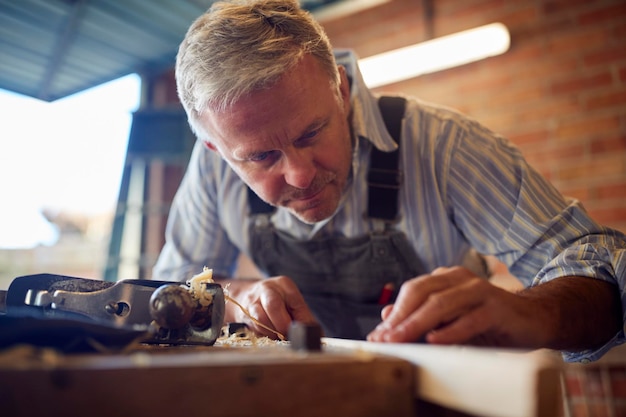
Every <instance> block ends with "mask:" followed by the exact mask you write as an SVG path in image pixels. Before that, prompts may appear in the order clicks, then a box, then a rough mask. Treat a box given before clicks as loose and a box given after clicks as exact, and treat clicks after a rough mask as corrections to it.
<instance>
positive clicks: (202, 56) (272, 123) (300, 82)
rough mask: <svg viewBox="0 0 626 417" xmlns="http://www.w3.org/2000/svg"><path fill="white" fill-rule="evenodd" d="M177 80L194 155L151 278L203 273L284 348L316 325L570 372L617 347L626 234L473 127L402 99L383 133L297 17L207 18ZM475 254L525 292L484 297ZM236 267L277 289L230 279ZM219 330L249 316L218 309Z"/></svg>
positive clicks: (352, 82)
mask: <svg viewBox="0 0 626 417" xmlns="http://www.w3.org/2000/svg"><path fill="white" fill-rule="evenodd" d="M176 77H177V84H178V91H179V96H180V98H181V101H182V103H183V106H184V107H185V110H186V112H187V114H188V117H189V122H190V125H191V127H192V129H193V130H194V132H195V133H196V135H197V136H198V143H197V144H196V147H195V149H194V151H193V155H192V157H191V161H190V164H189V168H188V171H187V174H186V176H185V179H184V180H183V182H182V184H181V186H180V189H179V192H178V194H177V196H176V198H175V201H174V203H173V206H172V209H171V213H170V219H169V221H168V228H167V236H166V238H167V239H166V240H167V241H166V244H165V247H164V248H163V252H162V254H161V256H160V258H159V261H158V262H157V265H156V266H155V269H154V277H155V278H159V279H172V280H184V279H187V278H189V277H190V276H192V275H194V274H197V273H199V272H200V271H201V270H202V268H203V267H204V266H207V267H209V268H212V269H214V272H215V274H216V276H217V277H218V278H220V279H221V281H220V282H222V283H223V284H230V285H229V287H228V291H229V292H230V295H231V296H232V297H233V298H235V299H237V300H238V301H239V302H240V303H242V304H244V305H246V306H247V308H248V310H249V311H250V312H251V313H252V314H253V315H254V316H255V317H256V318H257V319H258V320H260V322H262V323H264V324H265V325H267V326H269V327H270V328H273V329H275V330H276V331H278V332H282V333H284V332H285V331H286V330H287V329H288V326H289V324H290V323H291V322H292V321H293V320H297V321H304V322H308V321H314V320H315V321H319V322H320V323H321V324H322V325H323V327H324V330H325V332H326V335H329V336H334V337H349V338H366V337H367V339H368V340H371V341H386V342H411V341H416V340H425V341H426V342H428V343H437V344H451V343H471V344H487V345H493V346H508V347H526V348H539V347H546V348H552V349H560V350H563V351H564V355H565V358H566V359H567V360H570V361H575V360H584V361H587V360H594V359H597V358H598V357H600V356H601V355H602V354H603V353H604V352H606V351H607V350H608V349H610V348H611V347H612V346H615V345H616V344H618V343H621V342H623V341H624V334H623V331H622V323H623V316H622V305H623V303H624V300H625V298H624V296H623V294H624V293H623V289H624V280H626V237H625V236H624V235H623V234H621V233H619V232H617V231H614V230H610V229H606V228H603V227H601V226H599V225H597V224H595V223H594V222H593V221H592V220H591V219H590V218H589V216H588V215H587V214H586V213H585V211H584V210H583V209H582V207H581V205H580V204H579V203H578V202H577V201H572V200H567V199H565V198H563V197H562V196H561V195H560V194H559V193H558V192H557V191H556V190H555V189H554V188H553V187H552V186H550V185H549V184H548V183H547V182H546V181H545V180H544V179H543V178H542V177H541V176H540V175H539V174H537V172H535V171H534V170H533V169H532V168H531V167H529V166H528V165H527V164H526V162H525V161H524V159H523V157H522V156H521V154H520V152H519V151H518V150H517V149H516V148H515V147H513V146H512V145H511V144H510V143H508V142H507V141H506V140H505V139H503V138H502V137H500V136H498V135H496V134H494V133H492V132H490V131H489V130H487V129H486V128H484V127H482V126H480V125H479V124H478V123H476V122H475V121H473V120H471V119H469V118H466V117H464V116H462V115H460V114H458V113H456V112H454V111H451V110H448V109H445V108H442V107H437V106H434V105H431V104H428V103H424V102H421V101H419V100H417V99H413V98H407V99H406V103H403V101H402V100H400V103H403V104H404V106H405V109H404V108H403V107H402V104H400V105H398V101H397V100H395V101H394V100H392V103H395V104H391V105H389V104H388V103H387V101H385V102H384V103H387V104H384V103H383V104H381V106H382V107H381V108H382V109H383V112H384V113H385V115H386V116H385V118H383V116H382V114H381V110H380V109H379V103H378V100H377V98H376V97H374V96H373V95H372V93H371V92H370V91H369V90H368V89H367V88H366V87H365V85H364V83H363V80H362V78H361V75H360V73H359V71H358V68H357V65H356V58H355V57H354V56H353V55H352V54H351V53H350V52H346V51H343V52H338V53H337V56H336V59H335V56H334V55H333V52H332V49H331V46H330V44H329V41H328V39H327V37H326V35H325V34H324V32H323V30H322V28H321V27H320V26H319V25H318V24H317V23H316V22H315V21H314V20H313V19H312V18H311V17H310V15H308V14H307V13H306V12H304V11H303V10H301V9H300V8H299V7H298V5H297V2H295V1H290V0H266V1H250V2H243V3H242V2H238V3H216V4H214V5H213V7H212V8H211V10H210V11H209V12H207V13H206V14H204V15H203V16H201V17H200V18H199V19H198V20H197V21H196V22H195V23H194V24H193V25H192V26H191V28H190V29H189V31H188V33H187V35H186V38H185V40H184V41H183V42H182V44H181V47H180V50H179V53H178V57H177V63H176ZM385 100H387V99H385ZM390 109H391V110H390ZM398 115H399V116H398ZM394 117H395V118H396V119H397V120H395V122H394V120H393V119H394ZM385 123H387V126H386V125H385ZM390 132H391V133H392V134H393V136H397V137H392V135H390ZM398 147H399V156H398V160H397V161H395V162H393V161H392V162H389V161H388V160H387V161H386V162H384V163H383V162H381V161H383V160H386V156H388V155H395V154H394V152H393V151H395V150H396V149H397V148H398ZM381 155H382V156H381ZM381 163H382V164H383V165H382V169H381V168H380V167H379V166H378V165H379V164H381ZM396 166H397V167H396ZM389 167H391V169H389ZM396 170H397V171H398V172H399V173H400V174H396ZM389 173H391V174H392V175H389ZM248 187H249V188H250V189H251V190H253V191H254V193H252V192H249V188H248ZM381 189H382V190H387V191H380V190H381ZM389 190H391V191H389ZM257 196H258V197H257ZM259 198H260V199H259ZM368 198H369V199H370V200H369V201H368ZM261 200H263V201H264V202H266V203H269V206H268V205H265V204H264V203H263V201H261ZM396 204H397V206H396ZM476 252H478V253H481V254H484V255H493V256H495V257H496V258H498V259H499V260H500V261H502V262H504V263H505V264H506V265H507V266H508V267H509V269H510V271H511V273H512V274H513V275H515V276H516V277H517V278H518V279H520V280H521V281H522V282H523V283H524V285H525V286H526V287H527V288H526V289H525V290H523V291H521V292H519V293H512V292H508V291H505V290H503V289H500V288H497V287H496V286H494V285H491V284H490V283H489V281H488V280H485V279H484V278H482V277H481V274H482V271H481V268H480V264H479V263H476V262H472V261H473V260H474V261H475V257H474V256H473V254H474V253H476ZM240 253H244V254H246V255H248V256H249V257H250V258H251V259H252V260H253V261H254V262H255V264H256V265H257V266H258V267H259V268H260V269H261V270H262V271H263V272H265V273H266V274H267V275H268V277H269V278H266V279H262V280H242V279H236V280H233V279H228V277H231V276H232V274H233V271H234V268H235V266H236V260H237V257H238V255H239V254H240ZM387 295H391V299H390V300H389V301H390V302H388V300H386V296H387ZM381 317H382V322H381ZM227 320H228V321H246V318H245V317H244V316H243V314H242V313H241V312H239V311H237V310H236V309H235V307H234V306H232V305H230V304H229V305H228V307H227ZM250 326H251V327H252V328H253V329H254V330H255V331H257V332H258V333H260V334H266V335H269V336H273V334H272V333H269V332H267V331H266V330H265V329H263V328H261V327H259V326H257V325H255V324H254V323H250Z"/></svg>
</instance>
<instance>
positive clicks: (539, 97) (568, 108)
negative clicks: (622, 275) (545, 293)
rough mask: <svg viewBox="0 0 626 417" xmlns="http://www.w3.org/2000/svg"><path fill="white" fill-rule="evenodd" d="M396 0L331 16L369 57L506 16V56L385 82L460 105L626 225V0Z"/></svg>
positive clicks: (602, 216)
mask: <svg viewBox="0 0 626 417" xmlns="http://www.w3.org/2000/svg"><path fill="white" fill-rule="evenodd" d="M425 3H427V2H420V1H414V0H392V1H391V2H390V3H387V4H384V5H382V6H379V7H376V8H374V9H370V10H366V11H364V12H361V13H359V14H357V15H352V16H350V17H349V18H347V19H339V20H336V21H324V22H323V25H324V27H325V28H326V31H327V33H328V35H329V37H330V38H331V41H332V42H333V44H334V46H336V47H347V48H352V49H354V50H355V51H356V52H357V53H358V54H359V56H360V57H363V58H364V57H367V56H369V55H373V54H376V53H378V52H382V51H384V50H386V49H393V48H397V47H402V46H406V45H409V44H412V43H415V42H419V41H423V40H426V39H427V38H428V36H429V34H432V36H434V37H438V36H443V35H447V34H450V33H454V32H458V31H461V30H465V29H470V28H472V27H476V26H480V25H484V24H488V23H493V22H502V23H504V24H505V25H506V26H507V27H508V28H509V31H510V32H511V48H510V50H509V51H508V52H507V53H506V54H504V55H501V56H498V57H494V58H490V59H487V60H484V61H481V62H477V63H473V64H469V65H466V66H463V67H459V68H455V69H450V70H447V71H442V72H439V73H435V74H430V75H424V76H421V77H418V78H414V79H412V80H408V81H404V82H401V83H397V84H394V85H389V86H385V87H381V88H379V89H378V90H379V91H381V92H382V91H385V92H403V93H406V94H410V95H415V96H417V97H420V98H422V99H425V100H429V101H433V102H436V103H440V104H444V105H447V106H451V107H454V108H456V109H458V110H460V111H462V112H464V113H466V114H468V115H470V116H472V117H474V118H476V119H478V120H479V121H481V122H482V123H484V124H485V125H486V126H488V127H489V128H491V129H492V130H494V131H496V132H498V133H501V134H503V135H505V136H507V137H508V138H509V139H511V140H512V141H513V142H514V143H515V144H517V145H518V146H519V147H520V148H521V150H522V152H523V153H524V155H525V156H526V157H527V159H528V160H529V161H530V163H531V164H532V165H534V166H535V167H536V168H537V169H538V170H539V171H540V172H541V173H542V174H544V175H545V176H546V177H547V178H549V179H550V180H551V181H552V182H553V184H554V185H555V186H556V187H557V188H558V189H559V190H560V191H561V192H563V193H564V194H567V195H570V196H573V197H576V198H578V199H580V200H582V201H583V203H584V204H585V206H586V207H587V209H588V210H589V211H590V212H591V214H592V215H593V217H594V218H595V219H596V220H598V221H600V222H601V223H604V224H606V225H609V226H612V227H615V228H618V229H620V230H622V231H626V2H624V1H623V0H594V1H588V0H553V1H550V0H520V1H509V0H432V3H431V4H432V7H431V13H430V15H431V16H432V18H431V19H428V18H426V15H427V14H428V13H425V9H423V8H422V7H421V6H422V5H423V4H425Z"/></svg>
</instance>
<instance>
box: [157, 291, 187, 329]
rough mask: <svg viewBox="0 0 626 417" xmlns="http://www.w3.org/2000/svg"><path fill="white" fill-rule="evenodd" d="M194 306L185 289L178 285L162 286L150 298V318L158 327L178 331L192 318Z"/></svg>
mask: <svg viewBox="0 0 626 417" xmlns="http://www.w3.org/2000/svg"><path fill="white" fill-rule="evenodd" d="M195 304H196V303H195V302H194V300H193V298H192V296H191V293H190V292H189V290H187V288H185V287H183V286H181V285H179V284H166V285H162V286H160V287H159V288H157V289H156V291H154V293H152V297H150V316H151V317H152V319H153V320H154V321H155V322H156V323H157V324H158V325H159V326H160V327H164V328H166V329H171V330H176V329H180V328H182V327H184V326H186V325H187V324H188V323H189V320H191V318H192V317H193V315H194V313H195Z"/></svg>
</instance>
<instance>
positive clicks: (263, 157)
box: [250, 151, 276, 162]
mask: <svg viewBox="0 0 626 417" xmlns="http://www.w3.org/2000/svg"><path fill="white" fill-rule="evenodd" d="M275 152H276V151H269V152H261V153H258V154H256V155H252V156H251V157H250V161H252V162H263V161H267V160H268V159H271V158H272V156H273V155H274V154H275Z"/></svg>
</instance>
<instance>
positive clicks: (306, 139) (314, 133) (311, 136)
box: [298, 129, 320, 146]
mask: <svg viewBox="0 0 626 417" xmlns="http://www.w3.org/2000/svg"><path fill="white" fill-rule="evenodd" d="M319 132H320V131H319V129H316V130H312V131H310V132H307V133H305V134H304V135H302V136H301V137H300V138H299V139H298V144H299V145H300V146H303V145H306V144H308V143H309V142H310V141H311V140H312V139H314V138H315V137H316V136H317V134H318V133H319Z"/></svg>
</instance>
